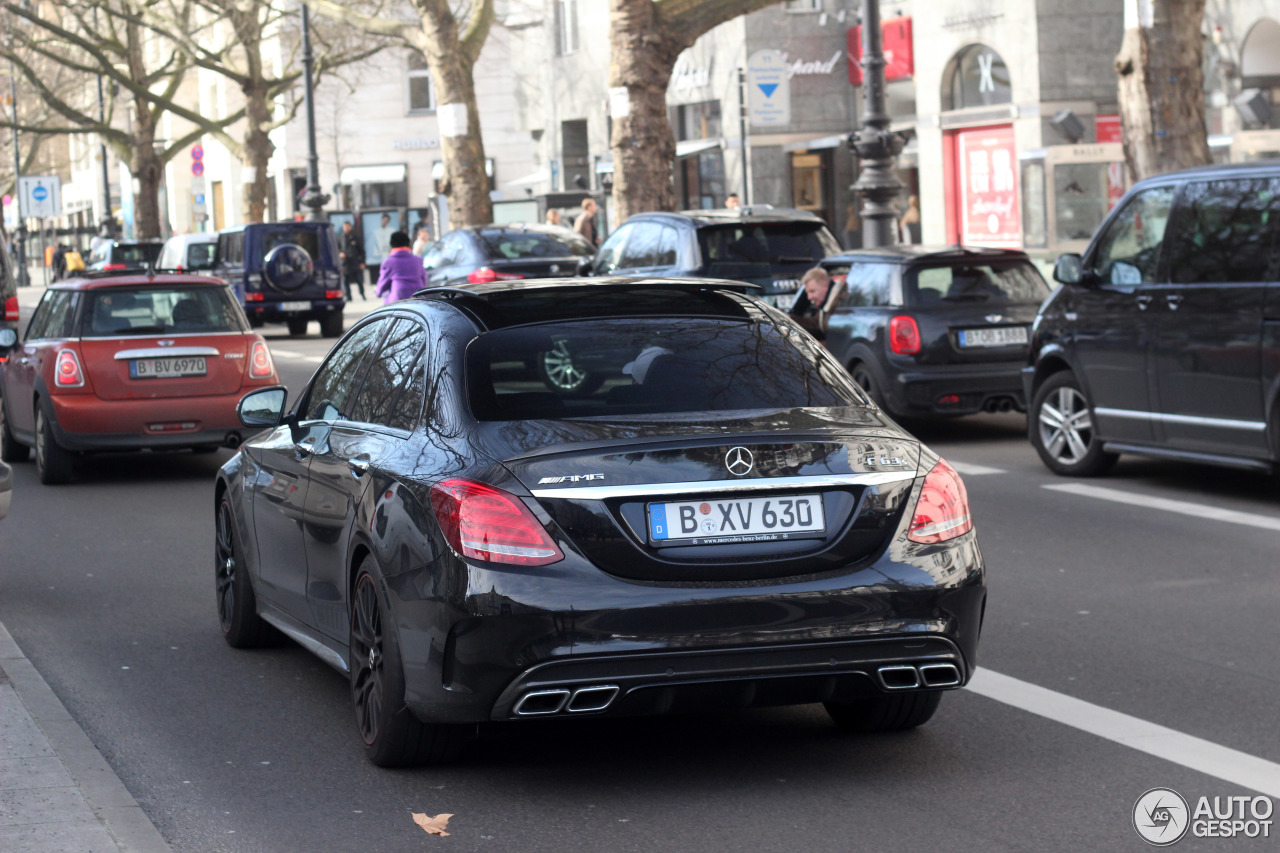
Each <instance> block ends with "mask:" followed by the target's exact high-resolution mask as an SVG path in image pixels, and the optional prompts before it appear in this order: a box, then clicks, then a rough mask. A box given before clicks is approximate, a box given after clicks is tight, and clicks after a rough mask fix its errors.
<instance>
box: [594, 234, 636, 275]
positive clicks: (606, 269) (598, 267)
mask: <svg viewBox="0 0 1280 853" xmlns="http://www.w3.org/2000/svg"><path fill="white" fill-rule="evenodd" d="M637 227H638V226H635V225H623V226H622V227H621V228H619V229H618V230H617V231H614V232H613V233H612V234H610V235H609V239H608V240H605V241H604V245H603V246H601V247H600V254H599V255H598V258H599V260H597V261H596V263H595V265H594V270H595V274H596V275H605V274H608V273H611V272H613V271H614V270H616V269H617V268H618V266H619V264H618V262H619V261H620V260H621V259H622V252H623V250H624V249H625V248H626V246H627V242H628V241H629V240H630V239H631V235H632V234H633V233H635V230H636V228H637Z"/></svg>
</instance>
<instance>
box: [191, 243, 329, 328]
mask: <svg viewBox="0 0 1280 853" xmlns="http://www.w3.org/2000/svg"><path fill="white" fill-rule="evenodd" d="M213 274H214V275H216V276H219V277H221V278H224V279H226V280H227V281H228V282H230V283H231V286H232V287H233V288H235V291H236V294H237V295H238V296H239V297H240V300H241V301H242V302H243V304H244V313H245V314H246V315H247V316H248V318H249V322H250V323H252V324H253V326H254V327H255V328H258V327H260V326H262V324H263V323H284V324H285V325H287V326H288V327H289V334H291V335H305V334H306V333H307V324H308V323H309V322H311V321H312V320H318V321H319V322H320V334H322V335H324V336H325V337H326V338H336V337H338V336H339V335H341V334H342V311H343V308H344V307H345V306H346V304H347V303H346V298H345V295H344V293H343V290H342V271H341V267H340V265H339V262H338V243H337V240H336V238H335V237H334V233H333V225H332V224H331V223H328V222H256V223H250V224H248V225H241V226H239V227H238V228H228V229H226V230H224V231H220V232H218V248H217V252H216V254H215V259H214V265H213Z"/></svg>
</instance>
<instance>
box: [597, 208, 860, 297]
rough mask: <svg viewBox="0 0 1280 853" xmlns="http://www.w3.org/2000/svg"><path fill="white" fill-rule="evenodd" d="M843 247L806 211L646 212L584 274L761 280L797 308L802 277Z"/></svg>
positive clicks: (771, 294)
mask: <svg viewBox="0 0 1280 853" xmlns="http://www.w3.org/2000/svg"><path fill="white" fill-rule="evenodd" d="M839 251H840V244H839V243H838V242H837V241H836V238H835V236H834V235H832V233H831V230H830V229H829V228H827V224H826V223H825V222H823V221H822V220H821V219H819V218H818V217H817V216H814V215H813V214H812V213H808V212H806V211H803V210H791V209H787V208H774V207H767V206H766V207H758V206H752V207H741V208H737V209H735V210H687V211H685V212H683V213H640V214H637V215H635V216H633V217H631V218H630V219H628V220H627V221H626V222H625V223H624V224H623V225H622V226H620V227H619V228H618V230H616V231H614V232H613V233H612V234H610V235H609V239H607V240H605V241H604V243H603V244H601V246H600V250H599V251H598V252H596V256H595V258H594V259H592V261H591V262H590V263H589V264H584V265H583V266H582V271H583V272H587V273H590V274H591V275H628V276H693V277H695V278H717V279H732V280H734V281H745V282H750V283H752V284H758V285H761V286H762V287H763V288H764V290H763V291H762V293H761V294H760V295H761V297H762V298H763V299H764V300H765V301H766V302H768V303H769V304H771V305H775V306H781V307H789V306H790V304H791V301H792V299H793V298H794V294H795V292H796V290H798V289H799V287H800V276H802V275H804V273H805V271H806V270H808V269H811V268H812V267H815V266H817V265H818V262H819V261H820V260H822V259H823V258H825V257H827V256H828V255H835V254H838V253H839Z"/></svg>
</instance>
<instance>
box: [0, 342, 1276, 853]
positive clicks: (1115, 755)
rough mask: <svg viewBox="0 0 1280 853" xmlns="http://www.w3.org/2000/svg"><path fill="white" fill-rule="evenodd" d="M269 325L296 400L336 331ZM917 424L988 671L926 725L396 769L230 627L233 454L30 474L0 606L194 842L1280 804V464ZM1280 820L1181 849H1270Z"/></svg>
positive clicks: (699, 831) (862, 845) (937, 819)
mask: <svg viewBox="0 0 1280 853" xmlns="http://www.w3.org/2000/svg"><path fill="white" fill-rule="evenodd" d="M267 332H268V336H269V337H270V339H271V344H272V346H273V349H274V351H275V353H276V357H277V365H278V367H279V368H280V370H281V373H282V376H283V379H284V381H285V382H286V383H287V384H288V385H289V386H290V388H292V389H295V390H296V389H298V388H300V387H301V385H302V384H303V382H305V379H306V377H307V376H308V375H309V374H310V372H311V371H312V370H313V369H314V368H315V366H316V364H318V362H319V360H320V357H321V356H322V354H323V353H324V352H325V350H326V349H327V346H328V343H329V342H327V341H324V340H321V339H320V338H319V337H317V336H316V335H314V334H313V335H311V336H308V337H307V338H306V339H290V338H288V337H287V336H285V335H284V334H283V330H282V329H280V327H268V329H267ZM915 428H916V429H917V431H918V433H919V434H920V435H921V436H922V437H923V438H924V439H925V440H926V441H927V442H928V443H929V444H930V445H931V446H932V447H934V448H935V449H937V450H939V451H940V452H941V453H942V454H943V455H944V456H945V457H946V458H948V459H949V460H951V461H953V462H954V463H956V465H957V467H958V468H959V469H960V470H961V473H962V474H963V475H964V476H965V481H966V484H967V486H968V489H969V495H970V500H971V502H972V505H973V511H974V514H975V516H976V521H977V529H978V535H979V540H980V542H981V545H982V548H983V551H984V553H985V555H986V557H987V561H988V566H989V570H990V574H989V584H990V599H989V603H988V608H987V619H986V625H985V630H984V636H983V639H982V646H981V649H980V653H981V660H980V665H981V667H982V670H981V671H980V673H979V677H978V679H977V680H976V681H975V684H974V686H973V688H972V689H965V690H962V691H956V692H952V693H950V694H949V695H947V696H946V698H945V699H944V701H943V703H942V708H941V710H940V711H939V712H938V714H937V716H936V717H935V718H934V719H933V721H932V722H931V723H929V724H928V725H927V726H925V727H923V728H921V729H919V730H917V731H913V732H909V733H905V734H896V735H888V736H867V737H849V736H844V735H841V734H839V733H837V731H836V730H835V729H834V728H833V727H832V726H831V725H830V723H829V722H828V720H827V718H826V716H825V714H824V713H823V712H822V710H821V708H820V707H816V706H814V707H800V708H791V709H779V710H762V711H754V712H746V713H737V714H728V715H714V716H694V717H684V718H674V719H652V720H616V721H604V720H595V721H573V723H572V724H561V723H546V722H539V723H531V724H527V725H525V724H511V725H502V726H492V727H487V728H486V729H485V731H484V737H483V738H482V740H481V741H480V742H479V743H477V744H476V745H475V746H474V747H473V748H472V749H471V750H470V752H469V753H468V754H467V755H466V756H465V758H464V759H463V760H462V761H461V762H459V763H457V764H455V765H452V766H448V767H441V768H429V769H420V770H412V771H387V770H380V769H378V768H375V767H373V766H372V765H370V764H369V763H367V762H366V761H365V759H364V757H363V755H362V753H361V750H360V748H359V744H358V739H357V734H356V731H355V725H354V718H353V714H352V712H351V709H350V702H349V698H348V694H347V687H346V683H345V681H344V679H343V678H342V677H341V676H339V675H338V674H337V673H335V672H334V671H332V670H331V669H329V668H328V667H327V666H325V665H324V664H322V663H320V662H319V661H318V660H317V659H315V658H314V657H312V656H311V655H309V654H307V653H306V652H304V651H302V650H301V649H300V648H298V647H297V646H294V645H292V644H288V643H286V644H283V645H281V646H279V647H277V648H272V649H267V650H262V651H255V652H239V651H235V650H233V649H230V648H229V647H227V646H226V644H225V643H224V642H223V640H222V638H221V636H220V632H219V629H218V623H217V615H216V611H215V606H214V595H213V568H212V560H211V551H212V547H213V503H212V490H211V484H212V475H213V472H214V470H215V469H216V467H217V466H218V465H219V464H221V462H222V461H224V460H225V459H226V458H227V457H228V455H229V453H228V452H226V451H223V452H220V453H219V454H217V455H216V456H203V457H198V456H191V455H187V454H147V455H135V456H114V457H99V458H96V459H94V460H93V461H92V462H90V463H88V464H84V465H82V466H81V467H80V469H79V473H78V476H77V479H76V481H75V482H74V483H73V484H72V485H69V486H64V487H56V488H50V487H43V486H41V485H39V483H38V481H37V479H36V476H35V471H34V466H33V465H32V464H25V465H18V466H17V468H16V491H15V494H14V501H13V509H12V511H11V514H10V517H9V518H8V519H7V520H6V521H4V522H0V621H3V622H4V624H5V625H6V626H7V627H8V629H9V631H10V632H11V633H12V635H13V637H14V638H15V640H16V641H17V642H18V644H19V645H20V646H21V647H22V649H23V650H24V651H25V653H26V654H27V656H28V657H29V658H30V659H31V661H32V662H33V663H34V664H35V666H36V667H37V668H38V669H39V671H40V672H41V673H42V674H43V675H44V677H45V679H46V680H47V681H48V682H49V684H50V685H51V686H52V687H53V689H54V691H55V692H56V693H57V694H58V696H59V697H60V698H61V700H62V701H63V703H64V704H65V705H66V706H67V708H68V709H69V710H70V711H71V713H72V715H73V716H74V717H75V718H76V719H77V720H78V721H79V722H80V724H81V725H82V726H83V728H84V729H85V730H86V731H87V732H88V734H89V736H90V737H91V738H92V739H93V741H94V742H95V743H96V744H97V745H98V746H99V748H100V749H101V750H102V751H103V752H104V754H105V755H106V757H107V759H108V760H109V761H110V763H111V765H112V766H113V767H114V768H115V770H116V771H117V773H118V774H119V775H120V777H121V778H122V779H123V781H124V783H125V784H126V785H127V787H128V788H129V789H130V791H131V792H132V793H133V794H134V796H135V797H136V798H137V799H138V801H139V802H140V803H141V805H142V806H143V808H144V809H145V810H146V812H147V813H148V814H149V815H150V817H151V819H152V820H153V821H154V823H155V824H156V826H157V827H158V828H159V830H160V832H161V833H162V834H163V835H164V836H165V838H166V839H168V840H169V841H170V843H171V844H172V845H173V847H174V849H175V850H178V851H189V853H215V851H223V850H226V851H273V853H274V851H304V850H305V851H317V853H318V852H319V851H356V850H377V851H419V850H423V849H434V848H436V847H439V848H440V849H445V847H446V846H447V847H448V848H449V849H453V850H485V851H499V850H503V851H505V850H514V849H520V850H529V851H584V853H595V851H606V850H608V851H646V853H647V852H648V851H654V850H663V851H667V850H670V851H698V853H707V851H721V850H735V851H737V850H743V851H775V850H776V851H797V850H801V851H828V850H863V849H888V850H920V849H928V848H938V849H948V850H982V851H1003V850H1028V851H1031V850H1034V851H1047V850H1062V851H1080V850H1143V849H1146V845H1145V844H1144V843H1143V841H1142V840H1141V839H1140V838H1139V837H1138V835H1137V833H1136V832H1135V830H1134V828H1133V826H1132V824H1131V821H1132V811H1133V806H1134V802H1135V800H1136V799H1137V798H1138V797H1139V796H1140V795H1141V794H1143V792H1145V791H1147V790H1148V789H1151V788H1154V787H1160V786H1167V787H1170V788H1173V789H1175V790H1176V791H1178V792H1180V793H1181V794H1182V795H1183V796H1184V797H1186V798H1187V799H1188V800H1189V801H1190V802H1191V804H1192V807H1193V808H1194V805H1195V802H1196V798H1198V797H1200V796H1202V795H1203V796H1208V797H1210V798H1212V797H1214V796H1218V797H1227V796H1236V795H1238V796H1248V797H1252V796H1254V795H1256V794H1257V792H1258V790H1259V789H1263V790H1267V791H1269V793H1271V794H1272V795H1273V796H1276V795H1280V738H1277V725H1276V707H1277V704H1278V702H1277V700H1278V699H1280V656H1277V655H1276V654H1275V649H1276V646H1277V628H1276V625H1277V620H1276V617H1275V614H1276V613H1277V612H1280V582H1278V581H1277V578H1276V574H1277V571H1278V570H1280V565H1278V564H1280V560H1278V559H1277V557H1276V542H1277V535H1278V533H1280V481H1273V480H1268V479H1266V478H1263V477H1259V476H1256V475H1251V474H1240V473H1235V472H1230V471H1225V470H1215V469H1206V468H1195V467H1188V466H1182V465H1174V464H1169V463H1164V462H1152V461H1143V460H1136V459H1129V460H1125V461H1122V463H1121V464H1120V465H1119V466H1118V467H1117V469H1116V470H1115V472H1114V473H1113V474H1112V475H1111V476H1109V477H1106V478H1104V479H1099V480H1088V481H1084V480H1081V481H1071V480H1064V479H1062V478H1057V477H1054V476H1053V475H1051V474H1050V473H1049V472H1048V471H1047V470H1046V469H1044V468H1043V467H1042V466H1041V464H1040V462H1039V460H1038V459H1037V458H1036V457H1035V454H1034V452H1033V451H1032V450H1031V448H1030V446H1029V445H1028V444H1027V442H1026V440H1025V437H1024V435H1023V430H1024V421H1023V418H1021V417H1020V416H1015V415H998V416H982V417H977V418H971V419H965V420H962V421H956V422H950V423H944V424H936V425H925V426H915ZM1061 487H1067V488H1069V489H1073V491H1064V490H1063V489H1062V488H1061ZM1159 727H1163V728H1159ZM1188 738H1191V739H1200V740H1190V739H1188ZM1153 753H1154V754H1153ZM1210 802H1212V799H1211V800H1210ZM413 812H425V813H427V814H429V815H435V814H438V813H441V812H449V813H453V814H454V815H455V817H454V818H453V819H452V820H451V822H450V823H449V831H450V832H451V833H452V835H451V836H450V837H448V838H438V837H433V836H427V835H425V834H424V833H423V831H422V830H421V829H419V828H418V827H417V826H415V825H414V823H413V821H412V819H411V814H412V813H413ZM1272 819H1273V822H1274V823H1275V824H1280V815H1278V816H1276V817H1274V818H1272ZM1271 829H1272V831H1271V838H1270V839H1266V840H1261V839H1260V840H1255V841H1246V840H1243V839H1234V840H1224V839H1209V838H1205V839H1195V838H1192V837H1191V836H1190V835H1188V837H1186V838H1184V839H1183V840H1182V841H1181V842H1179V844H1178V849H1180V850H1181V849H1189V850H1237V849H1244V850H1252V849H1257V850H1274V849H1276V847H1277V841H1276V838H1277V835H1278V834H1280V825H1273V826H1272V828H1271Z"/></svg>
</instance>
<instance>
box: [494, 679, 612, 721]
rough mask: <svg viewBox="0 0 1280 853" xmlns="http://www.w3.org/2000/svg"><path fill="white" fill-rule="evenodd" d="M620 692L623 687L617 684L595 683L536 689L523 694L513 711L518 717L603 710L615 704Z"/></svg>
mask: <svg viewBox="0 0 1280 853" xmlns="http://www.w3.org/2000/svg"><path fill="white" fill-rule="evenodd" d="M619 692H621V688H619V687H618V685H616V684H593V685H591V686H589V687H579V688H577V689H576V690H573V691H569V690H566V689H564V688H556V689H554V690H534V691H533V692H531V693H526V694H524V695H523V696H521V697H520V701H518V702H516V705H515V708H513V709H512V712H513V713H514V714H515V715H516V716H517V717H549V716H551V715H553V714H559V713H560V712H561V711H567V712H568V713H570V714H583V713H587V712H590V711H603V710H604V709H605V708H608V707H609V706H610V705H611V704H613V700H614V699H617V698H618V693H619Z"/></svg>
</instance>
